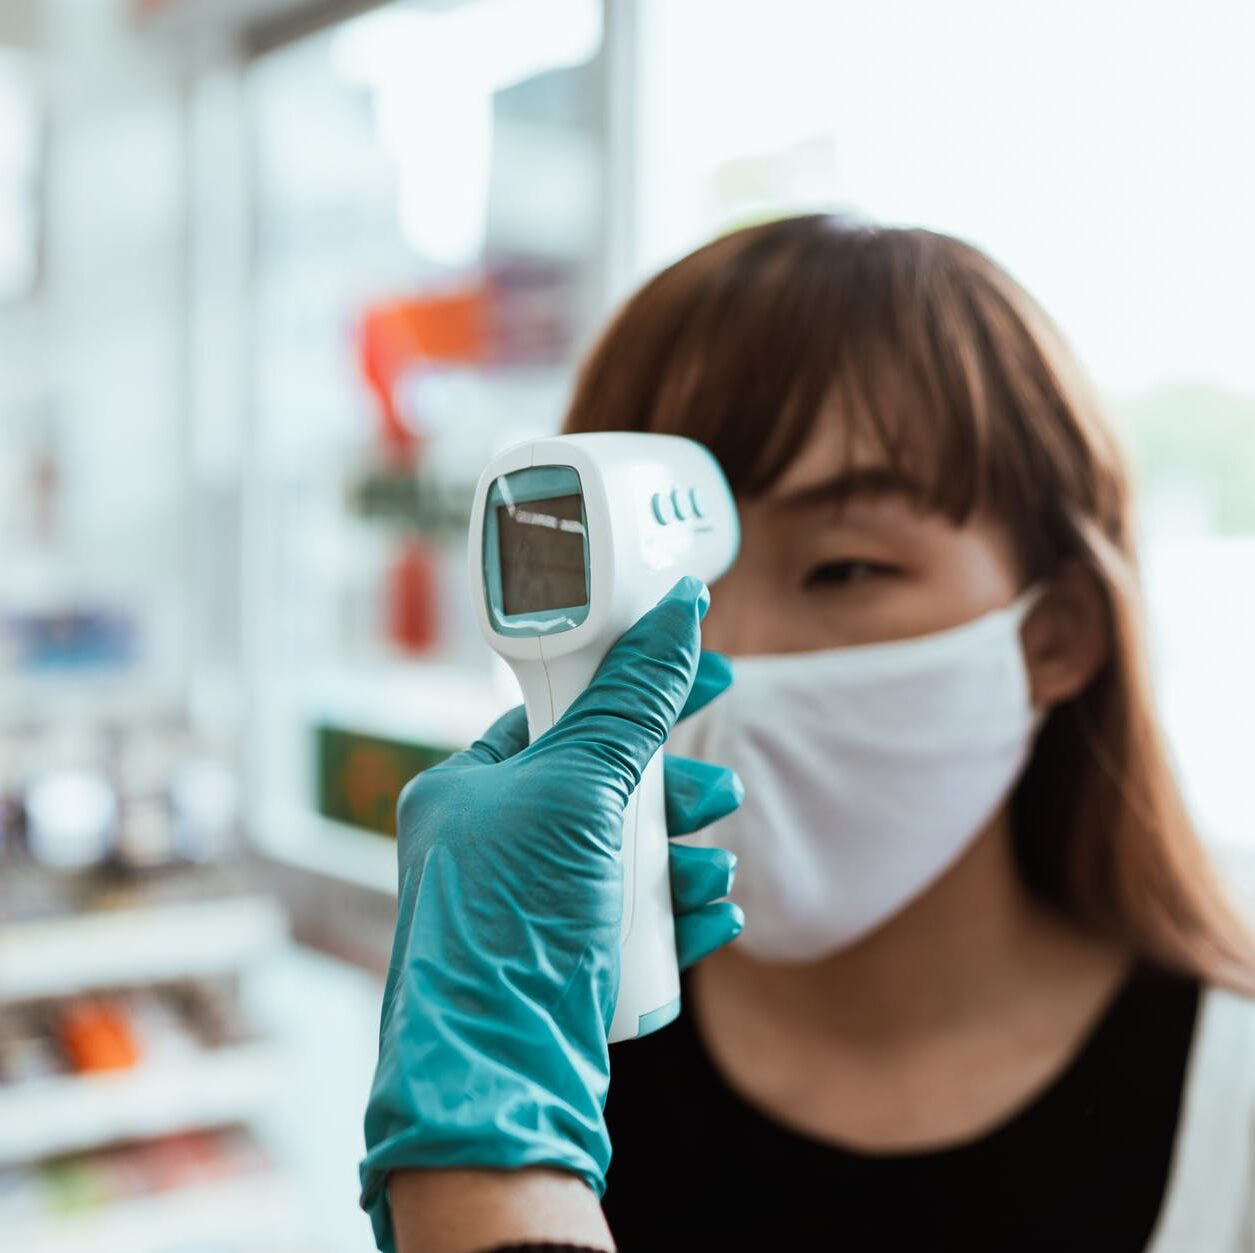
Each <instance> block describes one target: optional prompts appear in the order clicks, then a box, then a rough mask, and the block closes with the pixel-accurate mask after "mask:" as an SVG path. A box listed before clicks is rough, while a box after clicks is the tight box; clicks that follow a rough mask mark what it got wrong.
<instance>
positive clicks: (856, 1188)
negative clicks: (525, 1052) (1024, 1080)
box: [603, 965, 1203, 1253]
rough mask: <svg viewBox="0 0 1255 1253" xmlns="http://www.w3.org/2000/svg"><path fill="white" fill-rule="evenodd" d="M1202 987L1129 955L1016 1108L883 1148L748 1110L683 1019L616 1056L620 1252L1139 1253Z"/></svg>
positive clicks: (1164, 1174)
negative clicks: (989, 1126) (1128, 968)
mask: <svg viewBox="0 0 1255 1253" xmlns="http://www.w3.org/2000/svg"><path fill="white" fill-rule="evenodd" d="M686 991H687V989H686ZM1198 999H1199V986H1198V984H1197V982H1195V981H1193V980H1188V979H1184V978H1181V977H1178V976H1175V975H1171V974H1167V973H1165V972H1163V971H1161V970H1158V969H1155V968H1152V967H1150V966H1147V965H1142V966H1139V967H1137V968H1135V969H1134V971H1133V972H1132V973H1131V975H1130V976H1129V978H1128V980H1127V981H1126V982H1125V984H1124V985H1123V986H1122V988H1121V990H1120V991H1119V993H1118V994H1117V995H1116V996H1115V998H1114V999H1113V1001H1112V1003H1111V1004H1110V1005H1109V1006H1108V1008H1107V1010H1106V1011H1105V1012H1104V1013H1103V1015H1102V1017H1101V1018H1100V1019H1099V1021H1098V1022H1097V1023H1096V1024H1095V1026H1094V1027H1093V1028H1091V1030H1090V1032H1089V1033H1088V1035H1087V1037H1086V1039H1085V1041H1084V1042H1083V1044H1082V1046H1081V1047H1080V1049H1079V1050H1078V1052H1077V1054H1076V1056H1075V1057H1074V1058H1073V1060H1072V1062H1071V1063H1070V1064H1069V1065H1068V1067H1067V1068H1066V1069H1065V1070H1064V1072H1063V1073H1062V1074H1061V1075H1059V1076H1058V1078H1056V1079H1055V1080H1054V1081H1053V1082H1052V1083H1051V1084H1050V1085H1049V1086H1048V1087H1047V1088H1046V1089H1045V1090H1044V1091H1042V1092H1041V1093H1039V1094H1038V1095H1037V1096H1036V1097H1035V1098H1033V1099H1032V1100H1031V1101H1030V1102H1029V1103H1028V1104H1027V1105H1026V1106H1024V1107H1023V1108H1021V1109H1020V1111H1019V1112H1018V1113H1016V1114H1014V1115H1013V1116H1012V1117H1010V1118H1009V1119H1008V1120H1007V1121H1005V1122H1004V1123H1002V1124H1001V1125H1000V1126H998V1127H997V1128H995V1129H994V1130H992V1131H990V1132H988V1133H987V1134H984V1135H982V1136H980V1137H979V1138H977V1139H975V1140H972V1141H970V1142H968V1143H965V1144H962V1145H959V1146H957V1147H950V1148H946V1149H943V1150H938V1151H932V1152H911V1153H883V1154H882V1153H877V1154H869V1153H861V1152H854V1151H851V1150H848V1149H845V1148H841V1147H836V1146H833V1145H831V1144H826V1143H822V1142H820V1141H817V1140H814V1139H811V1138H809V1137H807V1136H805V1135H802V1134H799V1133H797V1132H794V1131H791V1130H789V1129H787V1128H785V1127H783V1126H781V1125H780V1124H778V1123H776V1122H774V1121H773V1120H772V1119H770V1118H769V1117H767V1116H766V1115H765V1114H763V1113H761V1112H759V1111H758V1110H756V1109H754V1108H753V1107H752V1106H750V1105H748V1104H747V1103H746V1102H745V1101H744V1100H742V1099H741V1098H740V1097H739V1096H737V1094H736V1093H735V1092H733V1091H732V1090H731V1089H730V1088H729V1087H728V1086H727V1085H726V1084H725V1083H724V1082H723V1080H722V1079H721V1078H720V1075H719V1073H718V1072H717V1071H716V1069H715V1068H714V1066H713V1065H712V1063H711V1060H710V1058H709V1056H708V1055H707V1053H706V1051H705V1048H704V1046H703V1044H702V1041H701V1039H700V1038H699V1036H698V1035H697V1033H696V1031H695V1029H694V1024H693V1022H692V1020H691V1018H689V1016H688V1015H687V1014H681V1016H680V1018H679V1019H677V1021H676V1022H675V1023H673V1024H672V1025H671V1026H669V1027H667V1028H664V1029H663V1030H662V1031H659V1032H658V1033H656V1034H655V1035H653V1036H649V1037H646V1038H645V1039H643V1040H636V1041H632V1042H630V1043H625V1044H621V1045H616V1046H615V1047H614V1048H613V1049H612V1050H611V1054H610V1060H611V1082H610V1097H609V1101H608V1104H607V1108H606V1116H607V1121H608V1123H609V1128H610V1136H611V1142H612V1144H613V1146H614V1156H613V1160H612V1162H611V1165H610V1172H609V1175H608V1179H607V1190H606V1195H605V1199H604V1202H603V1204H604V1208H605V1211H606V1215H607V1217H608V1219H609V1222H610V1228H611V1231H612V1232H613V1233H614V1236H615V1238H616V1240H617V1241H618V1244H619V1248H620V1249H621V1250H623V1251H624V1253H646V1251H652V1253H658V1251H659V1250H670V1249H675V1250H686V1251H687V1250H703V1249H720V1250H726V1249H747V1250H760V1249H761V1250H773V1251H774V1250H791V1249H832V1250H835V1251H837V1253H864V1251H871V1250H875V1251H876V1253H885V1251H890V1253H896V1250H904V1251H909V1253H948V1251H950V1250H954V1251H955V1253H960V1251H961V1253H983V1251H984V1250H990V1251H991V1253H992V1251H993V1250H997V1251H998V1253H1038V1251H1041V1253H1046V1251H1049V1253H1088V1251H1089V1250H1094V1251H1095V1253H1099V1251H1101V1253H1140V1251H1141V1250H1143V1249H1144V1248H1145V1247H1146V1243H1147V1240H1148V1239H1149V1238H1150V1236H1151V1234H1152V1231H1153V1228H1154V1225H1155V1221H1156V1218H1157V1216H1158V1214H1159V1210H1160V1207H1161V1204H1162V1201H1163V1196H1164V1191H1165V1187H1166V1184H1167V1180H1168V1171H1169V1166H1170V1163H1171V1158H1172V1148H1173V1143H1174V1140H1175V1137H1176V1129H1177V1121H1178V1116H1179V1113H1180V1108H1181V1097H1182V1090H1183V1087H1184V1083H1185V1077H1186V1071H1187V1066H1188V1061H1189V1056H1190V1047H1191V1041H1192V1038H1193V1030H1194V1021H1195V1017H1196V1014H1197V1009H1198ZM1200 1253H1203V1251H1202V1250H1200Z"/></svg>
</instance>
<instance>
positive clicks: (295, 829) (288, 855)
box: [254, 807, 397, 897]
mask: <svg viewBox="0 0 1255 1253" xmlns="http://www.w3.org/2000/svg"><path fill="white" fill-rule="evenodd" d="M254 846H255V847H256V849H257V851H258V852H259V853H261V854H262V855H263V856H265V857H270V858H273V859H274V860H275V861H277V862H282V863H284V864H286V865H289V866H295V867H297V869H299V870H305V871H308V872H310V873H311V874H316V875H321V876H324V877H326V878H329V879H337V880H342V881H343V882H345V883H351V884H353V885H354V886H356V887H359V888H366V889H367V890H368V891H371V892H378V893H379V894H380V895H381V896H392V897H395V896H396V894H397V842H396V840H394V839H392V838H391V837H389V836H386V835H379V834H378V833H376V832H374V831H362V830H360V829H359V828H357V827H350V826H347V825H345V824H344V823H342V822H335V821H333V820H332V819H330V818H324V817H322V816H321V815H320V814H313V813H308V812H296V813H291V812H284V811H282V810H281V809H279V808H278V807H275V808H273V809H272V810H271V811H270V812H269V813H268V814H267V815H266V817H265V819H264V820H263V821H262V823H261V826H260V830H259V832H258V834H257V836H256V837H255V838H254Z"/></svg>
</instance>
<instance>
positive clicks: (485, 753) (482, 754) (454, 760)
mask: <svg viewBox="0 0 1255 1253" xmlns="http://www.w3.org/2000/svg"><path fill="white" fill-rule="evenodd" d="M526 747H527V712H526V711H525V710H524V708H523V706H522V705H516V706H515V707H514V708H513V709H511V710H509V711H508V712H507V713H503V714H502V715H501V717H500V718H498V719H497V721H496V722H494V723H493V724H492V726H490V727H489V728H488V730H487V731H485V732H484V733H483V735H481V736H480V737H479V739H477V740H476V741H475V743H474V744H472V745H471V746H470V748H468V749H465V750H464V751H463V752H460V753H458V754H456V755H455V756H453V757H450V758H449V760H448V761H446V762H444V763H443V765H445V766H459V765H463V766H464V765H478V766H491V765H494V764H496V763H497V762H499V761H505V759H506V758H507V757H513V756H514V755H515V753H519V752H522V750H523V749H525V748H526Z"/></svg>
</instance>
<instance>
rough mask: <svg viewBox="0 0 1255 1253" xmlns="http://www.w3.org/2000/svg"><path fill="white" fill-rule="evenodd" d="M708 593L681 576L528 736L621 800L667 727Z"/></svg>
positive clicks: (695, 647)
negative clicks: (608, 784)
mask: <svg viewBox="0 0 1255 1253" xmlns="http://www.w3.org/2000/svg"><path fill="white" fill-rule="evenodd" d="M709 605H710V593H709V592H708V591H707V590H706V588H705V585H704V584H703V583H702V582H701V581H700V580H699V579H691V578H683V579H681V580H680V581H679V582H678V583H676V585H675V586H674V587H673V588H672V589H671V590H670V591H669V592H668V593H667V594H666V595H665V596H664V597H663V598H662V599H661V600H660V601H659V602H658V603H657V604H656V605H655V606H654V607H653V608H652V609H651V610H649V612H648V613H646V614H645V615H644V616H643V617H642V618H641V619H640V621H638V622H637V623H635V625H633V626H632V627H630V628H629V629H628V630H627V631H626V632H624V634H623V636H622V637H621V638H620V639H619V641H618V643H617V644H615V646H614V647H613V648H612V649H611V650H610V651H609V652H608V653H607V654H606V658H605V660H604V661H603V662H602V663H601V667H600V669H598V671H597V673H596V675H594V677H593V681H592V682H591V683H590V684H589V685H588V687H587V688H586V689H585V690H584V691H583V692H582V693H581V694H580V696H579V697H578V698H577V699H576V700H575V701H574V703H573V704H572V705H571V707H570V708H569V709H568V710H567V711H566V713H565V714H563V715H562V717H561V718H560V719H559V720H558V722H557V724H556V725H555V726H554V727H553V729H552V730H550V731H547V732H546V733H545V734H544V735H543V736H541V738H540V739H539V740H537V742H536V746H535V747H537V748H541V747H542V746H543V748H544V749H545V751H553V750H560V751H562V752H564V753H567V754H570V756H571V757H572V758H574V759H576V760H573V761H572V765H573V767H574V768H575V769H580V770H585V771H588V772H590V773H593V774H600V776H601V778H603V779H607V780H610V781H613V782H614V783H616V784H617V785H618V786H619V788H620V789H621V791H622V793H623V798H624V800H626V799H627V796H628V794H629V793H630V792H631V791H632V789H633V788H634V787H636V785H637V784H638V783H639V782H640V781H641V774H642V773H643V772H644V770H645V767H646V766H647V765H648V764H649V760H650V758H651V757H653V755H654V754H655V753H656V752H657V751H658V750H659V748H661V747H662V744H663V741H664V740H666V738H667V736H668V735H670V734H671V728H672V727H673V726H674V725H675V720H676V718H677V717H678V716H679V714H680V710H681V709H682V708H683V707H684V702H685V701H686V700H687V699H688V695H689V691H690V689H691V688H692V686H693V677H694V675H695V674H696V672H697V659H698V657H699V655H700V652H701V630H700V623H701V619H702V617H703V616H704V615H705V613H706V610H707V608H708V607H709Z"/></svg>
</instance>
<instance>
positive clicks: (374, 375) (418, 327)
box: [358, 285, 491, 452]
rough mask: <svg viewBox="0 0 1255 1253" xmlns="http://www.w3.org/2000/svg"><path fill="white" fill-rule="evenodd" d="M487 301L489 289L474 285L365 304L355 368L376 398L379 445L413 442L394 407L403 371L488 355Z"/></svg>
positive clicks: (402, 446) (407, 446)
mask: <svg viewBox="0 0 1255 1253" xmlns="http://www.w3.org/2000/svg"><path fill="white" fill-rule="evenodd" d="M490 301H491V292H490V290H489V289H488V288H487V287H486V286H483V285H476V286H470V287H465V288H460V289H456V290H451V291H446V292H441V293H435V294H431V295H428V296H424V297H419V298H416V299H411V300H394V301H390V302H382V303H380V304H376V305H372V306H371V307H370V308H369V309H367V310H366V312H365V314H364V315H363V317H362V320H361V326H360V332H359V342H358V347H359V351H360V354H361V369H362V374H363V376H364V377H365V379H366V382H367V383H368V384H369V386H370V389H371V391H373V392H374V393H375V397H376V399H377V400H378V401H379V407H380V416H381V418H382V421H383V437H384V443H385V445H387V446H388V447H390V448H392V449H394V450H396V451H400V452H406V451H410V450H412V449H413V447H414V445H415V444H416V442H417V441H416V439H415V435H414V432H413V431H411V430H410V428H409V427H408V426H407V425H406V424H405V422H404V421H403V419H402V417H401V415H400V414H399V413H398V412H397V406H396V399H395V395H396V387H397V384H398V383H399V382H400V380H401V379H402V378H403V377H404V376H405V375H407V374H408V373H409V372H410V371H412V370H415V369H421V368H422V367H423V366H424V365H432V364H440V365H448V364H455V363H456V364H463V363H470V362H482V361H485V360H487V359H488V357H489V356H490V355H491V353H490V342H491V309H490Z"/></svg>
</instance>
